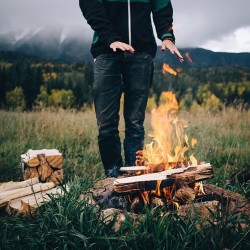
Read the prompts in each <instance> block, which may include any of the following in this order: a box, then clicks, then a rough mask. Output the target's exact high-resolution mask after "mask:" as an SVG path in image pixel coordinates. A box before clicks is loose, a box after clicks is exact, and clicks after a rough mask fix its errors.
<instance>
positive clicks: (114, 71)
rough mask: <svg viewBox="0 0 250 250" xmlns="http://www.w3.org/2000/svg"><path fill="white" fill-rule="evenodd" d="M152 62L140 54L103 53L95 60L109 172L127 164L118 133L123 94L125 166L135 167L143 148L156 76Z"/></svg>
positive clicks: (102, 151) (97, 100)
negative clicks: (145, 126)
mask: <svg viewBox="0 0 250 250" xmlns="http://www.w3.org/2000/svg"><path fill="white" fill-rule="evenodd" d="M152 60H153V59H152V56H151V55H149V54H147V53H136V52H135V53H134V54H130V53H127V52H116V53H110V54H103V55H100V56H98V57H97V58H96V60H95V65H94V102H95V111H96V118H97V124H98V129H99V135H98V143H99V149H100V154H101V158H102V162H103V165H104V168H105V171H106V173H107V171H108V170H110V169H112V168H114V167H115V168H118V169H119V168H120V167H121V166H122V165H123V163H122V157H121V143H120V137H119V132H118V125H119V110H120V97H121V94H122V92H124V119H125V140H124V150H125V165H126V166H132V165H134V164H135V154H136V151H137V150H139V149H142V148H143V142H144V126H143V123H144V118H145V109H146V105H147V99H148V92H149V86H150V81H151V77H152V74H153V72H152V71H153V67H152V65H153V61H152Z"/></svg>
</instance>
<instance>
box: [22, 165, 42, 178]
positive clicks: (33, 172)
mask: <svg viewBox="0 0 250 250" xmlns="http://www.w3.org/2000/svg"><path fill="white" fill-rule="evenodd" d="M38 176H39V174H38V171H37V168H36V167H34V168H33V167H32V168H29V167H28V168H25V170H24V172H23V179H24V180H28V179H31V178H36V177H38Z"/></svg>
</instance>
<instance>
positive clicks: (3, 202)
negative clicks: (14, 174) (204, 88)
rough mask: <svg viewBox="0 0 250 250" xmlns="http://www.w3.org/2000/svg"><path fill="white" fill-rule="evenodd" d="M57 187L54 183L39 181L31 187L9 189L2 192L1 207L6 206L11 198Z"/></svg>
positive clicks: (0, 194)
mask: <svg viewBox="0 0 250 250" xmlns="http://www.w3.org/2000/svg"><path fill="white" fill-rule="evenodd" d="M53 187H55V184H54V183H44V184H42V183H38V184H35V185H33V186H30V187H26V188H19V189H14V190H9V191H5V192H1V193H0V207H4V206H6V205H7V204H8V202H9V201H10V200H14V199H17V198H20V197H24V196H27V195H30V194H32V193H37V192H39V191H45V190H48V189H51V188H53Z"/></svg>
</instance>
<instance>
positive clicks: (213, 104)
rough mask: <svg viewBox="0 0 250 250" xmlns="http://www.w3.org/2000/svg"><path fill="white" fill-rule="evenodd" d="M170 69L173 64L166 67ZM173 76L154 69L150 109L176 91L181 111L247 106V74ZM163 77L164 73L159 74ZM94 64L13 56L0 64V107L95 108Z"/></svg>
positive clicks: (222, 71)
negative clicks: (162, 96)
mask: <svg viewBox="0 0 250 250" xmlns="http://www.w3.org/2000/svg"><path fill="white" fill-rule="evenodd" d="M170 68H171V65H170ZM173 70H174V72H175V74H174V75H173V74H170V73H168V72H162V71H163V70H162V65H161V64H160V63H156V64H155V71H154V78H153V82H152V85H151V88H150V98H149V101H148V110H151V109H152V107H155V106H156V105H158V104H159V102H161V93H162V91H166V90H172V91H174V92H175V94H176V96H177V98H178V101H179V102H180V107H181V108H182V109H186V110H190V109H191V110H192V109H196V108H199V107H201V108H205V109H208V110H212V111H216V110H220V109H222V108H223V107H225V106H229V105H235V104H239V103H240V104H242V105H243V106H244V107H246V108H247V107H248V106H249V104H250V69H249V68H245V67H239V66H238V67H237V66H222V67H183V68H181V67H178V68H173ZM163 73H164V74H163ZM92 84H93V64H92V63H89V62H88V63H69V62H64V61H51V60H44V59H40V58H37V57H31V56H30V57H29V56H22V55H20V54H11V55H9V56H5V57H2V59H0V105H1V108H2V109H6V110H32V109H41V108H46V107H52V108H63V109H68V108H75V109H85V108H86V107H90V106H91V105H92V103H93V93H92Z"/></svg>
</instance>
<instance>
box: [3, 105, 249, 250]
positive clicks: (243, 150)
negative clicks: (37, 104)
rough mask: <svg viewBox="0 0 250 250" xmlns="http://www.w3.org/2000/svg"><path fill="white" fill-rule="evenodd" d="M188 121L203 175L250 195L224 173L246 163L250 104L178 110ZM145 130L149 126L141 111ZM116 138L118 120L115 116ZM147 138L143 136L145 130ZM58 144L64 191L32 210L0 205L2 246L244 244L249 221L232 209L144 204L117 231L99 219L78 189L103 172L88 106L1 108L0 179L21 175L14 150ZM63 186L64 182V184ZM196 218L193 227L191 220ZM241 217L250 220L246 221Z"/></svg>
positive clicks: (214, 246) (217, 246)
mask: <svg viewBox="0 0 250 250" xmlns="http://www.w3.org/2000/svg"><path fill="white" fill-rule="evenodd" d="M179 117H181V118H183V119H185V120H187V121H189V122H190V123H189V127H188V129H187V134H188V136H189V138H196V139H197V140H198V143H197V146H196V148H195V152H194V155H195V157H196V158H197V159H198V160H200V161H205V162H210V163H211V164H212V166H213V169H214V173H215V177H214V179H212V180H209V181H207V183H212V184H216V185H218V186H220V187H223V188H226V189H229V190H232V191H236V192H239V193H241V194H242V195H244V196H246V198H247V199H249V191H250V188H249V185H247V184H240V183H236V184H235V185H234V186H232V185H231V186H230V185H228V184H227V183H226V180H227V179H228V178H230V175H232V174H233V173H236V172H239V171H241V170H249V165H250V111H249V110H244V109H242V108H240V107H238V108H230V107H227V108H225V109H222V110H221V111H218V112H214V113H212V112H207V111H201V110H198V111H197V112H191V111H188V112H185V111H183V112H181V113H180V114H179ZM145 127H146V134H147V133H148V132H149V131H150V114H147V117H146V121H145ZM119 129H120V133H121V138H123V137H124V132H123V131H124V125H123V121H122V120H121V124H120V128H119ZM146 141H147V142H148V141H149V138H148V137H146ZM43 148H47V149H49V148H56V149H58V150H59V151H60V152H62V154H63V157H64V162H63V168H64V175H65V183H68V184H69V185H70V191H69V192H68V193H66V195H65V196H64V197H62V198H60V199H54V198H52V201H51V202H50V203H48V204H46V205H44V206H43V207H41V208H40V209H39V210H38V212H37V214H36V215H35V216H33V217H28V218H27V217H26V218H24V217H19V218H13V217H10V216H7V215H6V214H5V213H4V211H1V210H0V249H171V250H172V249H249V247H250V241H249V224H248V228H247V229H244V230H243V229H242V228H241V227H240V226H239V223H242V221H239V220H238V219H237V216H227V217H226V219H225V216H224V215H222V214H221V213H219V211H218V213H213V217H214V221H210V222H209V223H208V224H207V223H206V224H203V223H202V222H201V221H199V218H198V217H197V218H196V217H194V218H192V219H189V220H185V221H184V220H182V219H181V218H179V217H178V216H177V214H176V213H175V212H173V213H164V212H163V211H161V210H160V209H155V210H149V209H145V215H144V219H143V220H142V221H141V222H140V223H139V225H137V226H134V225H133V222H132V219H131V218H129V217H128V218H127V221H126V222H125V223H124V224H123V226H122V227H121V229H120V230H119V231H118V232H114V231H113V230H112V223H113V222H112V221H111V222H110V223H108V224H105V223H104V222H103V220H102V219H100V211H98V210H96V209H95V207H93V206H90V205H88V204H87V203H86V202H85V201H79V200H78V198H79V195H80V194H81V193H83V192H84V191H85V190H86V189H87V188H88V187H90V186H91V185H93V183H94V182H95V181H96V180H98V179H100V178H103V177H104V172H103V168H102V164H101V160H100V156H99V152H98V145H97V125H96V121H95V115H94V112H93V111H92V110H86V111H84V112H82V111H75V110H63V109H58V110H54V111H53V110H42V111H37V112H36V111H32V112H8V111H0V183H1V182H7V181H20V180H22V170H21V166H20V155H21V154H23V153H25V152H26V151H27V150H28V149H43ZM62 188H63V187H62ZM197 223H199V225H200V226H199V227H197ZM244 223H249V222H248V221H244Z"/></svg>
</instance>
